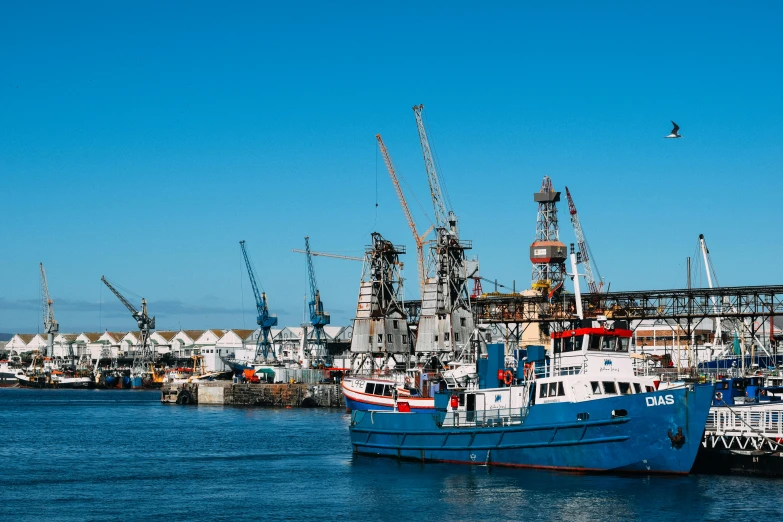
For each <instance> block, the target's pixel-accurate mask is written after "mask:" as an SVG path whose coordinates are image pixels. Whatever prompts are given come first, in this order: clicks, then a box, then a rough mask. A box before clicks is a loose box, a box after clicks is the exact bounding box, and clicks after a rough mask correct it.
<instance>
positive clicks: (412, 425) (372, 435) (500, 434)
mask: <svg viewBox="0 0 783 522" xmlns="http://www.w3.org/2000/svg"><path fill="white" fill-rule="evenodd" d="M712 392H713V387H712V386H711V385H700V386H695V387H694V388H693V389H679V390H668V391H665V392H657V393H646V394H637V395H624V396H617V397H613V398H603V399H598V400H591V401H586V402H578V403H570V402H569V403H555V404H540V405H533V406H531V407H530V408H529V410H528V411H527V412H522V411H520V418H522V417H523V422H521V423H517V424H513V423H512V424H507V421H506V420H504V419H498V422H496V423H484V424H483V425H482V426H478V425H473V426H460V427H446V426H444V425H443V422H444V417H445V415H446V413H445V412H443V411H438V412H436V413H434V414H431V415H421V414H420V415H409V414H406V413H399V412H380V411H376V412H366V411H356V412H354V413H353V416H352V420H351V430H350V431H351V443H352V445H353V448H354V452H356V453H359V454H366V455H376V456H388V457H395V458H400V459H415V460H420V461H441V462H454V463H464V464H482V465H483V464H486V465H493V466H510V467H525V468H548V469H560V470H580V471H602V472H627V473H634V472H636V473H674V474H687V473H688V472H689V471H690V469H691V466H692V465H693V462H694V459H695V458H696V453H697V451H698V448H699V445H700V442H701V439H702V436H703V434H704V427H705V422H706V419H707V413H708V412H709V406H710V402H711V400H712ZM623 411H624V412H625V414H624V415H615V414H614V413H618V414H621V413H623ZM585 414H586V415H585ZM577 415H579V417H580V418H586V420H577ZM678 430H681V432H682V437H683V438H682V439H681V440H680V439H679V438H678V437H677V434H678Z"/></svg>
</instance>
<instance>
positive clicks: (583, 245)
mask: <svg viewBox="0 0 783 522" xmlns="http://www.w3.org/2000/svg"><path fill="white" fill-rule="evenodd" d="M566 197H567V198H568V212H569V213H570V214H571V224H572V225H573V226H574V234H576V242H577V245H578V246H579V252H581V253H582V262H583V263H584V266H585V279H587V287H588V288H589V289H590V292H591V293H601V292H603V289H604V282H603V281H601V280H600V279H601V274H600V273H599V272H598V266H593V264H594V262H591V261H590V258H591V257H592V252H590V246H589V245H588V244H587V239H585V233H584V230H582V223H581V222H580V221H579V215H578V214H577V212H576V205H574V200H573V198H571V192H569V190H568V187H566ZM593 269H595V273H596V274H597V275H598V279H599V280H598V281H596V278H595V276H594V275H593Z"/></svg>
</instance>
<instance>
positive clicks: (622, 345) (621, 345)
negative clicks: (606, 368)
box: [617, 337, 630, 352]
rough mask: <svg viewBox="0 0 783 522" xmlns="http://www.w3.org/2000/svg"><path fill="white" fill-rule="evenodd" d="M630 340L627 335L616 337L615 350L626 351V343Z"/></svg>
mask: <svg viewBox="0 0 783 522" xmlns="http://www.w3.org/2000/svg"><path fill="white" fill-rule="evenodd" d="M629 342H630V339H629V338H628V337H618V338H617V351H618V352H627V351H628V343H629Z"/></svg>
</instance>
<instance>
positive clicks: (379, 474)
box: [0, 388, 783, 522]
mask: <svg viewBox="0 0 783 522" xmlns="http://www.w3.org/2000/svg"><path fill="white" fill-rule="evenodd" d="M349 422H350V416H349V415H347V414H345V413H343V412H342V411H339V410H329V409H298V408H291V409H263V408H237V407H224V406H198V407H196V406H176V405H163V404H161V403H160V392H148V391H121V390H90V391H87V390H26V389H14V388H11V389H0V457H1V458H2V463H3V465H2V473H0V520H44V519H45V520H50V521H54V520H68V521H71V520H73V521H76V520H79V521H81V520H121V519H131V520H145V519H149V520H153V519H154V520H165V521H166V522H175V521H186V520H226V521H229V520H231V521H234V520H251V519H257V520H341V521H346V520H352V521H353V520H356V521H374V520H379V521H386V520H389V521H392V520H400V521H402V520H449V521H460V520H481V521H486V520H677V521H681V520H684V519H696V520H727V519H732V520H762V519H763V520H777V519H780V517H781V515H783V493H781V486H783V480H776V479H767V478H759V477H738V476H707V475H691V476H687V477H664V476H653V477H646V476H613V475H590V474H577V473H560V472H550V471H539V470H519V469H504V468H488V467H484V466H462V465H449V464H421V463H418V462H398V461H395V460H392V459H381V458H372V457H362V456H355V455H353V454H352V452H351V446H350V443H349V436H348V425H349Z"/></svg>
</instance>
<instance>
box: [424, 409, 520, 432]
mask: <svg viewBox="0 0 783 522" xmlns="http://www.w3.org/2000/svg"><path fill="white" fill-rule="evenodd" d="M527 412H528V409H527V408H500V409H492V410H474V411H464V410H453V411H446V412H442V413H441V414H440V418H439V419H438V424H439V425H440V426H442V427H444V428H468V427H470V428H474V427H475V428H496V427H500V426H515V425H520V424H522V423H523V422H524V421H525V417H527Z"/></svg>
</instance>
